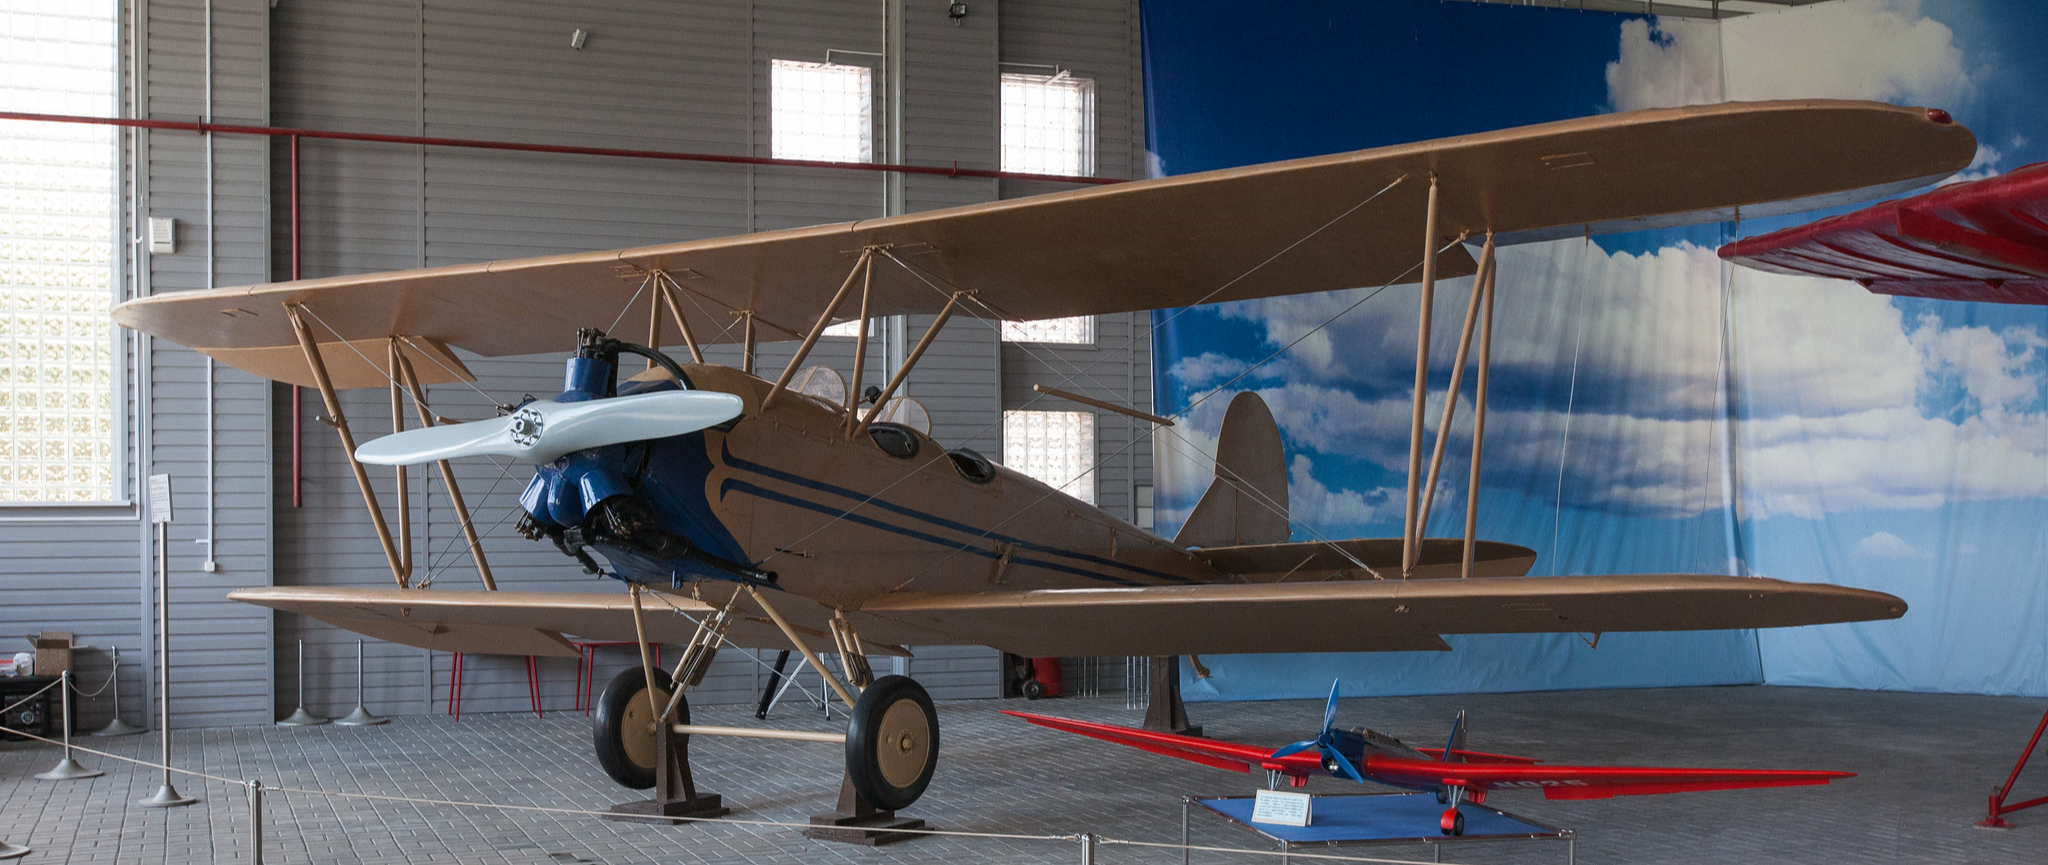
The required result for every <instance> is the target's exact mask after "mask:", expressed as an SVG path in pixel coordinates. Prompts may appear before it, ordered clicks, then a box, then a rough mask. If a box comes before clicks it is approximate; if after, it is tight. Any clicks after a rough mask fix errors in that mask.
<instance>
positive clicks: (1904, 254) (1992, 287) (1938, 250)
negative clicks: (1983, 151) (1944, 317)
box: [1720, 163, 2048, 304]
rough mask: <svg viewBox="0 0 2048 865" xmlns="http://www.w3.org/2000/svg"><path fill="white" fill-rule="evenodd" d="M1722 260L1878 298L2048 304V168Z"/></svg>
mask: <svg viewBox="0 0 2048 865" xmlns="http://www.w3.org/2000/svg"><path fill="white" fill-rule="evenodd" d="M1720 255H1721V257H1722V258H1725V259H1727V260H1729V261H1733V262H1736V263H1739V264H1744V265H1747V266H1749V267H1753V268H1756V269H1758V270H1764V271H1770V272H1772V273H1788V274H1803V275H1808V276H1826V277H1834V278H1837V279H1852V280H1855V281H1856V282H1857V283H1858V284H1859V285H1862V286H1863V287H1864V288H1867V289H1869V290H1871V291H1874V292H1877V293H1879V294H1899V295H1907V296H1911V297H1932V298H1940V299H1943V300H1974V301H1986V302H1990V303H2025V304H2048V163H2036V164H2034V165H2029V166H2026V167H2024V168H2020V169H2017V170H2015V171H2013V172H2012V173H2010V174H2005V175H2002V176H1999V177H1992V178H1987V179H1984V180H1977V181H1972V182H1969V183H1958V184H1954V185H1951V186H1944V187H1942V188H1940V189H1936V190H1934V191H1932V192H1928V193H1923V194H1921V195H1916V196H1914V197H1912V198H1905V199H1899V200H1896V201H1887V202H1884V203H1882V204H1878V205H1876V206H1873V207H1866V208H1864V209H1862V210H1858V211H1855V212H1853V213H1845V214H1842V215H1841V216H1834V217H1829V218H1827V219H1823V220H1820V221H1818V222H1814V223H1810V224H1807V225H1802V226H1798V227H1796V228H1787V229H1784V230H1782V231H1774V232H1771V233H1770V234H1765V235H1761V236H1758V237H1751V238H1746V239H1743V240H1738V241H1736V242H1734V243H1730V244H1728V245H1726V246H1723V247H1721V250H1720Z"/></svg>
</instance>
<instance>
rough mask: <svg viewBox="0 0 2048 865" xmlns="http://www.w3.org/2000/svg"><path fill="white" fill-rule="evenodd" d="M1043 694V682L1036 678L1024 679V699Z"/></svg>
mask: <svg viewBox="0 0 2048 865" xmlns="http://www.w3.org/2000/svg"><path fill="white" fill-rule="evenodd" d="M1043 696H1045V683H1043V682H1040V681H1038V680H1037V679H1025V680H1024V699H1026V700H1036V699H1038V698H1040V697H1043Z"/></svg>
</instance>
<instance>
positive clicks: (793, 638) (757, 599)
mask: <svg viewBox="0 0 2048 865" xmlns="http://www.w3.org/2000/svg"><path fill="white" fill-rule="evenodd" d="M942 323H943V320H942ZM932 329H933V330H934V331H936V330H937V329H938V327H937V326H936V325H934V326H933V328H932ZM919 347H920V348H922V347H923V346H922V345H920V346H919ZM747 591H748V592H751V593H753V595H754V603H755V604H757V605H759V606H760V608H761V612H764V613H767V614H768V619H769V620H770V621H773V622H774V623H775V627H777V628H781V629H782V635H783V636H785V637H788V638H789V642H790V644H791V645H794V646H796V650H797V651H799V652H802V653H803V654H804V660H805V661H808V662H810V665H811V669H813V670H817V671H818V675H820V676H823V677H824V678H825V684H827V685H831V686H832V690H834V691H836V692H838V693H839V699H841V700H845V701H846V706H847V708H852V707H853V703H854V699H853V692H852V691H849V690H847V689H846V685H845V683H843V682H840V681H839V677H838V676H834V675H832V671H831V670H827V669H825V662H824V661H821V660H818V653H817V652H813V651H811V644H809V643H806V642H804V640H803V638H802V637H799V636H797V633H796V629H795V628H792V627H790V626H789V622H786V621H784V620H783V618H782V614H781V613H778V612H776V611H775V608H774V607H772V606H769V604H768V599H767V598H764V597H762V596H761V590H760V589H758V588H755V587H753V586H748V587H747Z"/></svg>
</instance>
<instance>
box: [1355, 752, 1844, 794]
mask: <svg viewBox="0 0 2048 865" xmlns="http://www.w3.org/2000/svg"><path fill="white" fill-rule="evenodd" d="M1364 768H1365V772H1366V774H1367V775H1369V776H1371V777H1373V778H1375V779H1379V780H1382V781H1385V782H1387V783H1392V784H1395V785H1397V786H1404V787H1429V786H1436V785H1439V784H1457V785H1459V786H1463V787H1471V788H1477V789H1481V790H1525V789H1526V790H1539V789H1540V790H1542V791H1543V798H1545V799H1608V798H1612V797H1615V796H1648V795H1654V794H1660V793H1696V792H1700V791H1705V790H1744V789H1753V788H1758V787H1808V786H1818V785H1821V784H1826V783H1828V782H1829V781H1834V780H1837V779H1840V778H1853V777H1855V773H1854V772H1820V771H1807V770H1798V769H1674V768H1666V767H1659V766H1551V765H1515V764H1483V763H1439V762H1436V761H1433V760H1406V759H1401V758H1397V757H1395V758H1390V757H1381V756H1372V757H1368V758H1366V765H1365V767H1364Z"/></svg>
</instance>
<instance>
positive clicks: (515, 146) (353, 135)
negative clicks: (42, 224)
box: [0, 111, 1125, 184]
mask: <svg viewBox="0 0 2048 865" xmlns="http://www.w3.org/2000/svg"><path fill="white" fill-rule="evenodd" d="M0 120H31V121H40V122H45V123H85V124H92V125H98V126H120V127H124V128H131V129H170V130H178V131H184V132H212V133H216V134H226V135H269V136H288V137H291V138H295V139H296V138H324V139H328V140H332V141H371V142H377V143H381V144H414V145H425V146H429V147H467V148H471V149H475V150H515V151H521V152H525V153H566V154H571V155H577V156H618V157H625V158H628V159H667V160H675V161H682V162H722V163H726V164H729V165H779V166H785V167H790V168H832V169H838V170H842V171H884V172H889V171H893V172H896V173H898V174H936V175H943V176H945V177H985V178H995V179H998V180H1052V181H1058V182H1060V183H1088V184H1110V183H1123V182H1125V181H1123V180H1120V179H1117V178H1114V177H1070V176H1067V175H1062V174H1029V173H1026V172H1021V171H989V170H985V169H978V168H961V167H960V166H958V165H954V166H952V167H950V168H945V167H939V166H932V165H896V164H891V163H886V162H824V161H820V160H814V159H776V158H774V157H769V156H727V155H725V154H720V153H682V152H677V151H672V150H628V149H621V148H615V147H569V146H565V145H559V144H522V143H519V142H513V141H483V140H478V139H471V138H425V137H421V136H417V135H373V134H370V133H367V132H331V131H327V130H321V129H293V128H289V127H283V126H241V125H237V124H232V123H201V122H193V121H183V120H141V119H131V118H126V117H84V116H80V115H75V114H30V113H26V112H20V111H0Z"/></svg>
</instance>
